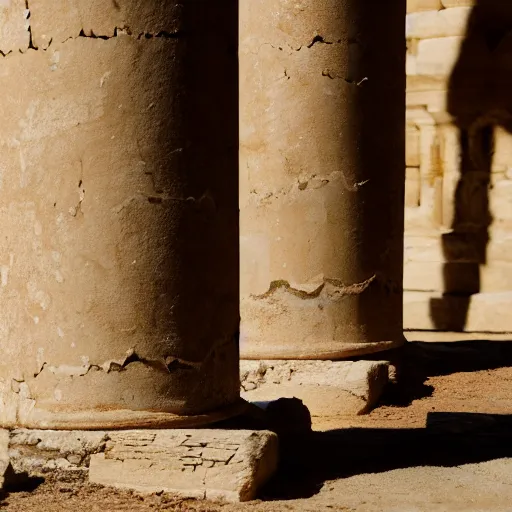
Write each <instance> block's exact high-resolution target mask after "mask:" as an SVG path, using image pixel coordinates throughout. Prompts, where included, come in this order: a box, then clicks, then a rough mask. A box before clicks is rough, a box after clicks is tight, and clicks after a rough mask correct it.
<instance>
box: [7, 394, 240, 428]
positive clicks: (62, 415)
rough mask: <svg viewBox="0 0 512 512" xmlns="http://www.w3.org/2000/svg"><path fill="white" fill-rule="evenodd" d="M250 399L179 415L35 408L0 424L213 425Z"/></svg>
mask: <svg viewBox="0 0 512 512" xmlns="http://www.w3.org/2000/svg"><path fill="white" fill-rule="evenodd" d="M247 406H248V404H247V402H245V401H244V400H242V399H240V400H239V401H237V402H236V403H234V404H231V405H229V406H227V407H223V408H219V409H215V410H213V411H210V412H207V413H204V414H198V415H191V416H186V415H178V414H172V413H166V412H151V411H131V410H119V409H116V410H109V411H98V410H85V411H77V412H68V411H59V412H50V411H46V410H43V409H32V410H31V411H30V412H29V413H28V414H24V415H20V416H21V417H20V418H19V420H18V421H17V422H16V423H12V424H11V423H7V422H4V423H0V428H7V429H12V428H30V429H42V430H125V429H135V428H144V429H162V428H195V427H201V426H205V425H211V424H213V423H217V422H219V421H223V420H226V419H229V418H232V417H235V416H238V415H240V414H243V413H244V412H245V411H246V409H247Z"/></svg>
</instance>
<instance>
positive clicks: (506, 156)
mask: <svg viewBox="0 0 512 512" xmlns="http://www.w3.org/2000/svg"><path fill="white" fill-rule="evenodd" d="M511 168H512V134H510V133H508V132H507V131H506V130H504V129H503V128H499V127H497V128H496V129H495V132H494V154H493V159H492V170H493V172H497V171H503V172H507V171H509V169H511Z"/></svg>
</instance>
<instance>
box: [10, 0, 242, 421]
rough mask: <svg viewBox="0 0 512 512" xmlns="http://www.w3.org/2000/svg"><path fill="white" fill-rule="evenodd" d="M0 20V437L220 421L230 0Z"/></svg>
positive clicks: (106, 0) (39, 12)
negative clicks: (14, 430)
mask: <svg viewBox="0 0 512 512" xmlns="http://www.w3.org/2000/svg"><path fill="white" fill-rule="evenodd" d="M0 16H3V18H4V21H5V25H4V26H6V27H8V28H9V30H7V29H6V30H4V32H3V36H4V39H3V40H2V52H3V54H4V57H2V58H0V60H1V61H2V67H1V71H0V88H1V90H2V96H1V98H0V112H1V113H2V122H1V123H0V145H1V152H2V165H1V172H0V187H1V189H0V191H1V194H0V226H1V237H0V240H1V242H0V269H1V283H0V284H1V286H0V311H1V315H0V340H1V347H2V358H1V363H0V425H1V426H2V427H13V426H23V427H28V428H52V429H53V428H55V429H98V428H103V429H112V428H122V427H138V428H144V427H153V426H160V427H164V426H171V427H172V426H183V425H196V424H199V423H205V422H208V421H212V420H215V419H219V418H224V417H226V416H228V415H230V414H233V412H234V411H235V410H236V409H237V407H238V406H239V375H238V323H239V307H238V291H239V286H238V281H239V279H238V237H239V233H238V152H237V145H238V104H237V102H238V99H237V91H238V70H237V67H238V65H237V37H238V34H237V26H238V23H237V20H238V14H237V2H236V1H235V0H223V1H222V2H211V1H203V0H186V1H179V2H178V1H177V0H170V1H168V2H160V1H156V0H148V1H145V2H139V1H137V0H117V1H116V0H94V1H90V0H78V1H75V2H73V8H70V4H69V3H68V2H67V0H55V1H52V2H48V1H47V0H29V1H28V4H27V5H25V1H24V0H23V1H18V0H11V1H7V2H5V1H4V2H2V4H1V5H0Z"/></svg>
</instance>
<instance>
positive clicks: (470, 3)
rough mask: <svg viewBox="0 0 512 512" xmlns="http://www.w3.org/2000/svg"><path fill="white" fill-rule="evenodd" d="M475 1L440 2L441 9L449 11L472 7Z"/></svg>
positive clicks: (443, 0)
mask: <svg viewBox="0 0 512 512" xmlns="http://www.w3.org/2000/svg"><path fill="white" fill-rule="evenodd" d="M476 1H477V0H441V3H442V4H443V7H444V8H445V9H449V8H451V7H464V6H473V5H475V3H476Z"/></svg>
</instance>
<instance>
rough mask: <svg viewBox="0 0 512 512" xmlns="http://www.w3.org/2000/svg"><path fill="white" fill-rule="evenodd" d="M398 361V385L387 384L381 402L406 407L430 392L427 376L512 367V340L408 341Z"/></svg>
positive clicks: (430, 393)
mask: <svg viewBox="0 0 512 512" xmlns="http://www.w3.org/2000/svg"><path fill="white" fill-rule="evenodd" d="M392 362H393V361H392ZM397 364H398V365H399V384H394V383H393V384H391V385H390V386H389V389H388V390H387V392H386V393H385V395H384V396H383V398H382V399H381V404H382V405H391V406H396V407H406V406H408V405H410V404H411V402H412V401H413V400H418V399H421V398H425V397H428V396H431V395H432V392H433V390H434V389H433V387H432V386H430V385H428V384H426V382H427V380H428V379H429V377H435V376H440V375H451V374H453V373H459V372H477V371H482V370H494V369H497V368H507V367H510V366H512V343H511V342H510V341H490V340H465V341H454V342H446V343H440V342H435V343H433V342H411V343H407V344H406V345H405V346H404V347H403V349H402V353H401V357H400V359H399V360H398V361H397ZM511 432H512V431H511Z"/></svg>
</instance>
